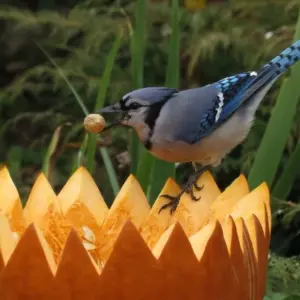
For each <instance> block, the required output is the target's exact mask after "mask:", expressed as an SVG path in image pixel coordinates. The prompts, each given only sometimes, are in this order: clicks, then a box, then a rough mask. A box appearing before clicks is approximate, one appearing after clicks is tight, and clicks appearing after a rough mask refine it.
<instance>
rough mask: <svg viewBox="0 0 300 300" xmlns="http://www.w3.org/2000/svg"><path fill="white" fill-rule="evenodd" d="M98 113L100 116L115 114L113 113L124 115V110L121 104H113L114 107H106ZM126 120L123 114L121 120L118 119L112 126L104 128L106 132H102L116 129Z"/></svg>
mask: <svg viewBox="0 0 300 300" xmlns="http://www.w3.org/2000/svg"><path fill="white" fill-rule="evenodd" d="M97 113H99V114H113V113H115V114H120V113H122V109H121V107H120V104H119V103H116V104H113V105H110V106H106V107H104V108H102V109H100V110H98V111H97ZM124 118H125V114H124V113H122V114H121V117H120V118H119V119H116V120H115V121H113V122H112V123H111V124H110V125H108V126H106V127H105V128H104V130H102V132H103V131H105V130H107V129H110V128H112V127H115V126H117V125H120V123H121V122H122V121H123V120H124Z"/></svg>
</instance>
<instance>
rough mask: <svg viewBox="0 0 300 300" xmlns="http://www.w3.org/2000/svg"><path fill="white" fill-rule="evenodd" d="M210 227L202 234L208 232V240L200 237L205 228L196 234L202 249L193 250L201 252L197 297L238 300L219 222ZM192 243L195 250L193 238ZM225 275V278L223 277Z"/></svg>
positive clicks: (205, 237)
mask: <svg viewBox="0 0 300 300" xmlns="http://www.w3.org/2000/svg"><path fill="white" fill-rule="evenodd" d="M210 225H212V228H211V229H209V230H207V231H206V232H204V233H205V235H206V234H207V233H208V231H210V236H209V237H208V239H207V236H204V238H202V237H201V231H204V229H205V228H203V229H201V230H200V232H199V233H197V235H198V236H196V238H198V239H199V240H201V238H202V243H199V245H198V246H200V245H201V244H202V245H201V247H203V249H201V251H199V250H198V249H195V250H196V251H197V250H198V252H201V256H200V259H199V274H200V278H199V283H198V295H201V297H203V299H222V300H225V299H226V300H231V299H238V298H237V296H238V294H239V291H238V289H236V279H235V278H234V273H233V268H232V265H231V260H230V257H229V253H228V250H227V246H226V243H225V240H224V236H223V231H222V227H221V225H220V223H219V222H215V223H213V224H209V225H207V226H210ZM203 240H206V244H204V245H203ZM192 242H193V244H194V248H195V244H196V243H195V242H196V241H195V236H194V238H193V241H192ZM216 262H218V263H216ZM225 274H226V276H225V277H224V275H225ZM208 278H209V280H208ZM208 281H209V283H208Z"/></svg>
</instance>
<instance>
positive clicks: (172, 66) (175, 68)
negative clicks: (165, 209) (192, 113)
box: [148, 0, 180, 203]
mask: <svg viewBox="0 0 300 300" xmlns="http://www.w3.org/2000/svg"><path fill="white" fill-rule="evenodd" d="M179 23H180V17H179V1H178V0H172V34H171V39H170V42H169V56H168V67H167V76H166V77H167V78H166V86H167V87H174V88H178V87H179V85H180V84H179V80H180V79H179V78H180V76H179V69H180V66H179V64H180V32H179V28H180V25H179ZM174 176H175V165H174V164H170V163H167V162H165V161H162V160H158V159H155V160H154V163H153V168H152V175H151V181H150V183H151V185H150V186H149V191H148V195H149V200H150V202H151V203H153V202H154V201H155V199H156V197H157V196H158V194H159V192H160V191H161V189H162V188H163V185H164V184H165V182H166V180H167V179H168V178H169V177H174Z"/></svg>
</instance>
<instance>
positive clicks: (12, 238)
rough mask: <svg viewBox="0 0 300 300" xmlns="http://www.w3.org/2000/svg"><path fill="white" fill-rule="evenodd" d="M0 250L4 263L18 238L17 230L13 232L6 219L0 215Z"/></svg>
mask: <svg viewBox="0 0 300 300" xmlns="http://www.w3.org/2000/svg"><path fill="white" fill-rule="evenodd" d="M0 228H1V230H0V252H1V254H2V258H3V261H4V263H5V264H6V263H7V261H8V260H9V258H10V256H11V254H12V253H13V251H14V250H15V247H16V245H17V243H18V240H19V235H18V233H17V232H13V231H12V230H11V228H10V224H9V222H8V219H7V218H6V217H5V216H1V215H0Z"/></svg>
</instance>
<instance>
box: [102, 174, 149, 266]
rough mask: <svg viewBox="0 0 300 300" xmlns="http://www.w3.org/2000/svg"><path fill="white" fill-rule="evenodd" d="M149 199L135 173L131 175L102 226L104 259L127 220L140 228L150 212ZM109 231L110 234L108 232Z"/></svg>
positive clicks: (104, 259)
mask: <svg viewBox="0 0 300 300" xmlns="http://www.w3.org/2000/svg"><path fill="white" fill-rule="evenodd" d="M149 211H150V206H149V203H148V200H147V198H146V196H145V194H144V192H143V190H142V188H141V186H140V184H139V183H138V181H137V180H136V178H135V177H134V176H133V175H130V176H129V177H128V179H127V180H126V181H125V183H124V185H123V186H122V188H121V190H120V192H119V193H118V195H117V197H116V199H115V201H114V202H113V204H112V206H111V208H110V210H109V213H108V216H107V218H106V220H105V222H104V224H103V226H102V228H101V229H102V232H103V235H104V236H103V237H102V238H101V240H100V246H99V247H100V248H101V255H102V260H103V261H104V262H105V261H106V260H107V258H108V256H109V255H110V253H111V251H112V248H113V246H114V243H115V241H116V239H117V237H118V235H119V233H120V231H121V229H122V227H123V225H124V223H125V222H126V221H127V220H130V221H131V222H132V223H133V224H134V225H135V226H136V227H137V228H138V229H140V228H141V225H142V224H143V223H144V222H145V219H146V217H147V215H148V214H149ZM107 232H109V234H106V233H107Z"/></svg>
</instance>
